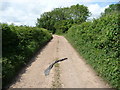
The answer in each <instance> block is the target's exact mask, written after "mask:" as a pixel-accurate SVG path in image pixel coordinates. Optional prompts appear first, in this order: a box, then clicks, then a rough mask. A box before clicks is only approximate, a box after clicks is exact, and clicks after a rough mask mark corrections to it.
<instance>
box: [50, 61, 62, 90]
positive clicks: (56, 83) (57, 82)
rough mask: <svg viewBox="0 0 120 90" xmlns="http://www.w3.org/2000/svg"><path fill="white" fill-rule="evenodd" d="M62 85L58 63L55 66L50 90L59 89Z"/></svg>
mask: <svg viewBox="0 0 120 90" xmlns="http://www.w3.org/2000/svg"><path fill="white" fill-rule="evenodd" d="M61 87H62V84H61V81H60V65H59V63H56V64H55V74H54V81H53V83H52V89H53V88H61Z"/></svg>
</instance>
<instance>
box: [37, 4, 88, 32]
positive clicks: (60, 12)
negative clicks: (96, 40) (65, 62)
mask: <svg viewBox="0 0 120 90" xmlns="http://www.w3.org/2000/svg"><path fill="white" fill-rule="evenodd" d="M89 16H90V12H89V10H88V7H86V6H84V5H79V4H77V5H72V6H71V7H64V8H55V9H54V10H52V11H50V12H45V13H43V14H42V15H41V16H40V18H38V19H37V23H36V26H37V27H41V28H45V29H47V30H49V31H51V32H52V33H65V32H66V31H67V30H68V29H69V28H70V27H71V25H73V24H81V23H83V22H85V21H86V20H87V18H88V17H89Z"/></svg>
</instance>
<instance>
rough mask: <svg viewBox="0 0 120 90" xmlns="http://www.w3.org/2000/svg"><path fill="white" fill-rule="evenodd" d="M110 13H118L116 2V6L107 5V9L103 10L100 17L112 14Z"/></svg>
mask: <svg viewBox="0 0 120 90" xmlns="http://www.w3.org/2000/svg"><path fill="white" fill-rule="evenodd" d="M112 13H120V3H119V2H118V3H117V4H111V5H109V7H108V8H106V9H105V11H104V13H102V14H101V15H102V16H104V15H107V14H112Z"/></svg>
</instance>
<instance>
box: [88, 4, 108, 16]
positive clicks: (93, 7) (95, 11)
mask: <svg viewBox="0 0 120 90" xmlns="http://www.w3.org/2000/svg"><path fill="white" fill-rule="evenodd" d="M108 6H109V5H107V6H105V7H101V6H100V5H99V4H90V5H88V9H89V11H90V12H91V13H92V15H91V17H90V18H98V17H99V16H100V14H101V13H102V12H104V10H105V8H108Z"/></svg>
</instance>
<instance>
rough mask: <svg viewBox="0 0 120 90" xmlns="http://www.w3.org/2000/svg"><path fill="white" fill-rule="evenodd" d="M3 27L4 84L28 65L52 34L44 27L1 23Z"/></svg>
mask: <svg viewBox="0 0 120 90" xmlns="http://www.w3.org/2000/svg"><path fill="white" fill-rule="evenodd" d="M0 26H1V27H2V53H3V55H2V57H3V58H2V74H3V76H2V80H3V86H4V85H6V84H8V82H9V81H10V80H12V78H13V77H14V76H15V75H16V74H17V73H16V72H17V71H19V70H20V69H21V67H22V66H23V65H26V63H27V62H28V60H30V57H31V56H33V54H34V53H35V52H36V51H37V50H38V49H40V48H42V47H43V46H44V45H45V44H46V43H47V42H48V41H49V40H50V39H51V38H52V35H51V34H50V33H48V31H47V30H45V29H43V28H36V27H28V26H14V25H7V24H0Z"/></svg>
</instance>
